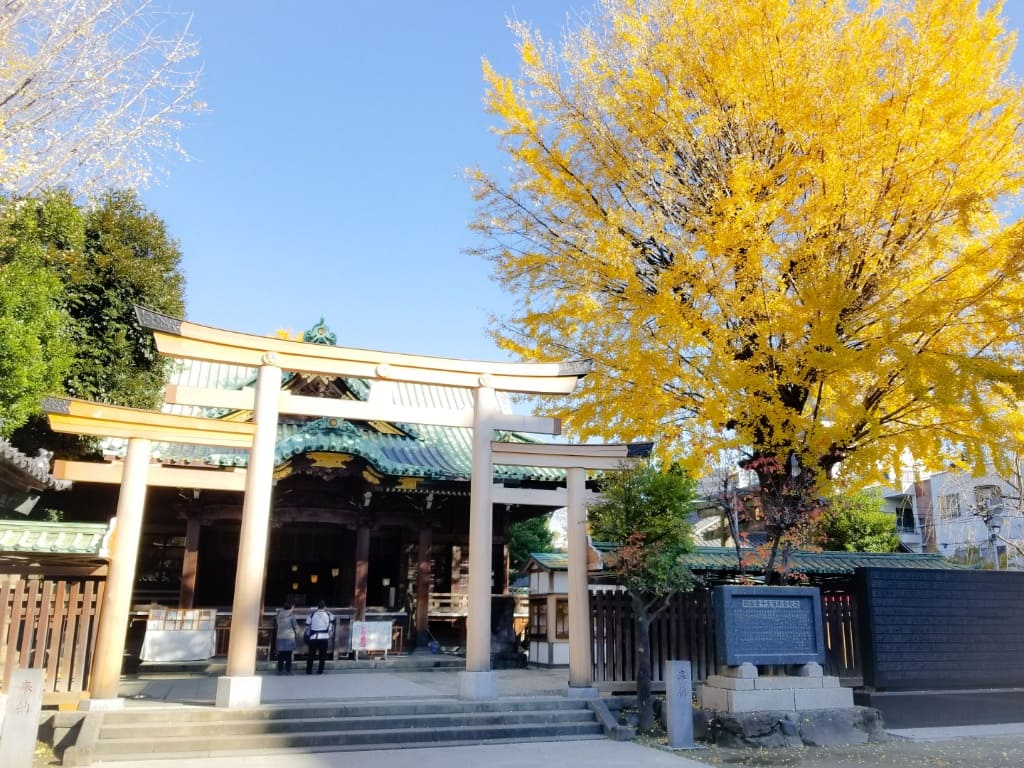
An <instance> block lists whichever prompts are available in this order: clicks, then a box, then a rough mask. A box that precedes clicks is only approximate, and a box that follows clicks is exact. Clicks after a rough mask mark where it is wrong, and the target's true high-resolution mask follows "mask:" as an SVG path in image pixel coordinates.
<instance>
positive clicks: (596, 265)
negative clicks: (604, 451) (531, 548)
mask: <svg viewBox="0 0 1024 768" xmlns="http://www.w3.org/2000/svg"><path fill="white" fill-rule="evenodd" d="M1001 11H1002V4H1001V3H999V2H992V3H979V2H978V1H977V0H928V1H927V2H924V1H923V0H916V1H915V0H867V1H866V2H865V1H862V0H858V1H856V2H854V1H853V0H603V2H601V3H600V4H599V7H598V8H597V10H596V11H595V12H594V14H593V15H592V16H591V17H580V18H590V21H588V22H586V23H579V24H578V25H577V26H576V27H574V28H570V29H569V30H567V31H566V33H565V35H564V37H563V38H562V39H561V42H560V43H559V45H557V46H555V45H552V44H549V43H548V42H546V41H545V40H544V39H543V38H542V36H541V35H540V33H539V32H537V31H535V30H532V29H530V28H529V27H528V26H526V25H524V24H516V25H514V29H515V32H516V34H517V36H518V45H519V51H520V55H521V71H520V73H519V75H518V76H517V77H506V76H503V75H502V74H500V73H498V72H496V71H495V70H494V69H493V68H492V67H491V66H490V65H489V64H488V63H486V62H485V64H484V77H485V80H486V83H487V96H486V104H487V107H488V109H489V110H490V112H491V114H492V115H493V116H494V118H495V120H496V123H497V125H496V128H495V130H496V132H497V134H498V135H499V137H500V142H501V146H502V148H503V149H504V151H505V152H506V153H507V156H508V157H507V159H508V163H507V168H505V169H503V170H502V173H501V175H500V176H499V175H493V176H492V175H488V173H487V172H485V171H484V170H479V169H478V170H476V171H473V172H471V178H472V180H473V182H474V184H475V189H476V194H477V197H478V200H479V201H480V210H479V214H478V216H477V218H476V221H475V227H476V229H477V230H478V231H479V232H480V233H482V234H483V235H484V238H483V240H482V245H481V246H480V247H479V249H478V252H479V253H481V254H482V255H483V256H485V257H486V258H488V259H489V260H490V261H491V263H492V265H493V268H494V271H495V275H496V277H497V278H498V280H499V281H500V282H501V283H502V284H503V285H504V286H505V287H506V288H507V289H508V290H509V291H510V292H511V293H512V294H513V295H514V296H515V297H516V298H517V302H518V303H517V305H516V309H515V311H514V313H513V314H512V315H511V316H510V317H508V318H505V319H504V320H503V322H502V323H501V324H500V325H499V326H498V327H497V329H496V330H497V335H498V336H499V337H500V338H501V340H502V342H503V344H504V345H505V346H506V347H507V348H508V349H510V350H512V351H514V352H516V353H518V354H520V355H522V356H523V357H526V358H544V359H550V358H551V357H552V356H567V355H582V356H586V357H592V358H594V360H595V364H596V365H595V370H594V373H593V374H592V375H590V376H588V377H587V379H586V382H585V383H584V386H583V388H582V390H581V391H580V392H579V393H578V394H574V395H573V396H572V399H571V400H570V401H567V402H566V403H565V406H566V407H565V412H564V417H565V422H566V425H567V429H568V430H570V431H571V432H573V433H574V434H575V435H576V436H578V437H581V438H588V437H592V436H599V437H603V438H614V439H621V440H626V441H630V440H638V439H651V438H654V439H656V440H657V444H658V446H659V447H660V448H661V449H663V450H666V451H671V450H677V449H678V446H680V445H682V446H684V447H685V448H686V449H689V450H690V451H691V453H692V455H691V458H690V463H691V464H692V465H693V467H694V468H695V469H696V468H698V467H703V466H705V465H707V464H709V463H712V462H713V460H714V457H716V456H718V455H719V454H720V452H721V451H722V450H729V449H732V450H740V451H742V452H744V453H745V455H746V460H745V462H744V466H746V467H747V468H748V469H752V470H753V471H755V472H756V473H757V475H758V479H759V483H760V487H761V494H762V502H763V504H765V510H766V515H770V516H772V517H771V519H769V520H768V524H769V525H768V527H769V533H771V534H772V536H773V537H774V538H775V540H776V543H777V542H778V540H779V539H780V538H781V537H783V536H785V535H786V533H787V531H789V530H792V529H793V527H796V526H799V525H800V524H801V522H802V521H803V519H804V518H805V517H806V513H807V512H808V511H809V510H811V509H813V508H814V506H815V504H816V502H817V498H818V496H819V494H821V493H823V492H824V489H823V488H822V487H821V486H822V485H823V484H824V483H823V481H825V480H827V478H828V477H830V476H831V475H833V474H834V472H835V470H836V468H837V467H838V466H839V465H840V464H841V465H842V472H843V473H844V475H846V476H847V477H850V478H860V479H862V480H863V481H864V482H870V481H877V480H878V479H879V478H880V477H881V476H882V475H883V473H884V472H885V470H887V469H888V468H889V467H895V466H897V465H898V464H899V457H900V455H901V452H902V451H904V450H905V449H909V450H911V451H912V453H913V455H914V456H915V457H916V458H917V459H918V460H920V461H921V462H923V463H924V464H937V463H939V462H940V461H943V460H944V459H945V457H948V456H956V457H957V458H958V459H962V458H966V460H967V461H968V462H969V463H974V464H978V465H979V466H980V465H981V464H982V463H984V462H985V461H986V460H990V461H992V462H993V463H995V464H996V466H997V467H1000V466H1002V465H1004V464H1005V462H1006V456H1005V454H1004V453H1003V452H1002V451H1001V450H1000V449H999V446H998V445H996V444H995V438H996V437H997V436H999V435H1000V433H1001V432H1002V431H1003V430H1004V429H1005V425H1004V420H1003V416H1004V415H1005V414H1007V413H1008V412H1011V411H1013V410H1014V409H1016V408H1017V407H1018V403H1019V400H1020V397H1021V395H1022V385H1024V374H1022V371H1024V366H1022V363H1024V359H1022V349H1021V344H1020V337H1021V330H1022V328H1021V321H1022V318H1024V281H1022V280H1021V279H1020V275H1021V274H1022V271H1024V269H1022V268H1024V247H1022V246H1024V229H1022V224H1021V222H1020V219H1019V215H1018V212H1017V211H1016V209H1014V208H1013V207H1012V206H1011V201H1012V199H1013V196H1014V195H1016V194H1017V193H1018V192H1019V191H1020V187H1021V182H1022V179H1024V142H1022V141H1021V135H1020V133H1021V126H1022V125H1024V108H1022V91H1021V87H1020V85H1019V84H1018V83H1017V81H1016V80H1015V79H1014V78H1013V77H1012V76H1011V73H1010V70H1009V63H1010V56H1011V53H1012V50H1013V46H1014V37H1013V35H1011V34H1009V33H1008V32H1007V30H1006V28H1005V22H1004V20H1003V18H1002V16H1001Z"/></svg>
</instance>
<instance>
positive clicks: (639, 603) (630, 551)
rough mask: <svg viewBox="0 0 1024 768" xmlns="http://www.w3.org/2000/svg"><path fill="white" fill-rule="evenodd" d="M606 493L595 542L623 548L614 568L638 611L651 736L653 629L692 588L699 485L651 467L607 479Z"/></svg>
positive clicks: (593, 512)
mask: <svg viewBox="0 0 1024 768" xmlns="http://www.w3.org/2000/svg"><path fill="white" fill-rule="evenodd" d="M601 493H602V495H603V496H604V501H603V502H602V503H600V504H598V505H595V506H593V507H591V508H590V528H591V532H592V534H593V536H594V537H595V538H598V539H600V540H603V541H607V542H612V543H615V544H616V545H617V546H616V547H615V548H614V549H613V550H612V551H611V553H610V554H609V556H608V561H609V563H608V564H609V566H610V569H611V571H612V572H613V573H614V574H615V576H616V578H617V579H618V581H619V583H620V584H622V586H624V587H625V589H626V592H627V593H628V594H629V598H630V602H631V603H632V606H633V617H634V622H635V623H634V628H635V633H636V635H635V637H636V689H637V706H638V709H639V711H640V713H639V722H638V727H639V728H640V730H641V731H649V730H651V728H652V727H653V725H654V700H653V698H652V696H651V624H652V623H653V622H654V620H655V619H656V618H657V617H658V615H659V614H660V613H661V612H662V611H664V610H665V609H666V608H667V607H668V604H669V600H670V599H671V597H672V595H674V594H675V593H677V592H680V591H686V590H688V589H690V587H691V585H692V579H691V576H690V572H689V570H688V569H687V567H686V566H685V565H684V564H683V560H682V556H683V555H684V554H686V553H687V552H690V551H692V550H693V538H692V531H691V528H690V525H689V522H688V516H689V513H690V509H691V507H692V503H693V500H694V497H695V495H696V490H695V483H694V482H693V480H692V479H690V478H689V477H688V476H687V475H686V474H685V473H684V472H683V471H681V470H680V469H678V468H677V467H672V468H670V469H668V470H667V471H662V470H660V469H659V468H658V467H657V466H655V465H653V464H651V463H649V462H648V463H640V464H637V465H636V466H634V467H631V468H624V469H621V470H618V471H615V472H611V473H609V474H607V475H606V476H605V478H604V480H603V481H602V483H601Z"/></svg>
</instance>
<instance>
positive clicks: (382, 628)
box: [351, 621, 391, 651]
mask: <svg viewBox="0 0 1024 768" xmlns="http://www.w3.org/2000/svg"><path fill="white" fill-rule="evenodd" d="M351 637H352V650H353V651H389V650H391V622H390V621H353V622H352V633H351Z"/></svg>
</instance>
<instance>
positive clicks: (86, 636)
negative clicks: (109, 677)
mask: <svg viewBox="0 0 1024 768" xmlns="http://www.w3.org/2000/svg"><path fill="white" fill-rule="evenodd" d="M104 585H105V582H104V580H103V579H96V578H66V579H61V578H50V579H35V578H31V579H26V578H24V577H22V576H19V575H0V670H2V677H0V685H2V687H3V689H4V690H6V687H7V681H9V680H10V679H11V673H12V672H13V671H14V669H16V668H23V669H42V670H44V671H45V678H44V679H45V687H44V688H43V701H44V703H47V704H56V703H62V702H65V701H75V700H77V699H78V698H79V697H80V694H81V692H82V691H85V690H88V678H89V668H90V665H91V661H92V650H93V647H94V646H95V643H96V630H97V626H98V620H97V619H98V615H99V608H100V604H101V602H102V600H103V588H104Z"/></svg>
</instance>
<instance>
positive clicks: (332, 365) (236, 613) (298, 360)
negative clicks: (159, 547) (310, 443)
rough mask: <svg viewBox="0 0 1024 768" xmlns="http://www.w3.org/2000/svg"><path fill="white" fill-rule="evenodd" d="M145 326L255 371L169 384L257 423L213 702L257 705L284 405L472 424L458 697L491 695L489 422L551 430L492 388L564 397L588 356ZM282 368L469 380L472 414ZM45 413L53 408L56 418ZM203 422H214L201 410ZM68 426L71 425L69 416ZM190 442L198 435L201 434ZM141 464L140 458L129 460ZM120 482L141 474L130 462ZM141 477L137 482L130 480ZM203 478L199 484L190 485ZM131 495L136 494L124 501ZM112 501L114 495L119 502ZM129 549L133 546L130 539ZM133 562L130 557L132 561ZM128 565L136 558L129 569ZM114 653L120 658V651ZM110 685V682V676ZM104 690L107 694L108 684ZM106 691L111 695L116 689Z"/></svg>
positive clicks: (198, 401) (315, 411) (143, 316)
mask: <svg viewBox="0 0 1024 768" xmlns="http://www.w3.org/2000/svg"><path fill="white" fill-rule="evenodd" d="M136 313H137V315H138V318H139V321H140V322H141V324H142V325H143V326H144V327H146V328H149V329H150V330H152V331H153V335H154V339H155V341H156V345H157V349H158V350H159V351H160V352H161V353H163V354H166V355H169V356H172V357H179V358H185V359H193V360H204V361H209V362H218V363H230V364H234V365H241V366H246V367H250V368H255V369H257V379H256V388H255V390H253V391H248V392H247V391H244V390H243V391H240V392H234V393H225V392H222V391H208V390H194V389H193V390H184V389H178V390H176V391H172V392H171V393H170V396H171V398H172V400H174V401H175V402H181V403H183V402H186V401H187V402H188V403H189V404H192V405H200V406H206V405H209V406H215V407H231V408H242V409H251V410H252V411H253V420H254V425H252V426H250V428H251V429H253V433H252V442H251V446H252V447H251V451H250V456H249V467H248V470H247V471H246V473H245V498H244V502H243V507H242V526H241V532H240V540H239V547H238V568H237V573H236V577H235V593H234V602H233V605H232V626H231V641H230V644H229V647H228V660H227V669H226V674H225V676H223V677H221V678H219V679H218V681H217V696H216V702H217V705H218V706H225V707H245V706H254V705H256V704H258V703H259V701H260V684H261V678H259V677H257V676H256V675H255V665H256V644H257V631H258V626H259V615H260V600H261V598H262V584H263V576H264V558H265V552H266V546H267V538H268V529H269V517H270V496H271V488H272V482H273V462H274V449H275V442H276V438H277V419H278V414H279V413H281V412H282V411H284V412H291V413H297V414H305V415H315V416H338V417H342V418H355V419H365V420H400V421H407V422H419V423H433V424H447V425H452V426H472V427H473V469H472V479H471V486H470V488H471V490H470V535H469V552H470V555H469V582H470V584H469V616H468V618H467V656H466V671H465V672H463V673H461V679H460V694H461V695H462V696H463V697H464V698H472V699H488V698H494V697H496V695H497V693H496V683H495V681H496V678H495V676H494V673H493V671H492V670H491V668H490V614H491V606H490V578H489V576H490V565H489V563H488V562H487V561H486V559H487V557H488V553H489V552H490V542H491V535H492V509H491V496H490V492H491V481H492V463H491V456H490V454H491V450H490V441H491V437H492V434H493V430H494V429H509V430H516V431H524V432H541V433H546V434H558V433H559V432H560V424H559V423H558V421H557V420H556V419H544V418H538V417H531V416H508V415H505V414H501V413H499V412H498V409H497V401H496V398H495V393H496V392H497V391H506V392H521V393H526V394H568V393H570V392H572V391H573V390H574V389H575V387H576V385H577V383H578V381H579V379H580V378H582V377H583V376H585V375H586V374H587V373H589V371H590V369H591V361H589V360H578V361H570V362H563V363H496V362H480V361H468V360H456V359H445V358H436V357H426V356H419V355H409V354H401V353H390V352H378V351H371V350H362V349H352V348H345V347H334V346H330V347H327V346H319V345H313V344H307V343H304V342H299V341H291V340H286V339H278V338H272V337H263V336H254V335H250V334H244V333H237V332H234V331H227V330H222V329H218V328H212V327H209V326H203V325H197V324H195V323H189V322H187V321H183V320H179V319H177V318H173V317H168V316H166V315H162V314H158V313H155V312H152V311H150V310H146V309H143V308H141V307H137V308H136ZM282 370H289V371H295V372H301V373H308V374H314V375H328V376H350V377H358V378H363V379H369V380H371V381H374V382H376V381H385V382H387V381H406V382H412V383H419V384H434V385H441V386H453V387H464V388H468V389H471V390H473V392H474V407H473V409H472V411H471V412H464V411H457V412H455V411H453V412H444V411H440V412H438V411H430V410H426V409H414V408H404V407H400V406H395V405H393V404H388V403H382V402H380V399H379V398H375V397H374V394H373V391H374V388H375V387H376V385H374V387H371V395H370V398H369V400H368V401H366V402H360V403H354V402H348V401H337V400H327V399H321V398H309V397H299V396H294V395H290V394H287V393H283V392H282V391H281V373H282ZM51 420H52V417H51ZM199 421H200V422H215V421H216V420H207V419H199ZM66 426H67V427H68V431H73V426H72V425H66ZM107 434H119V435H121V436H127V437H129V438H132V437H135V438H137V441H136V445H137V449H136V455H141V454H142V453H143V451H142V449H141V448H140V447H138V446H141V445H145V454H146V463H147V464H148V443H142V442H140V441H141V440H144V439H145V438H144V437H143V436H140V435H135V434H129V433H128V432H118V433H113V432H108V433H107ZM188 442H195V443H199V442H200V441H199V440H189V441H188ZM135 463H138V460H136V461H135V462H133V464H135ZM124 475H125V482H126V483H128V482H129V478H134V477H136V476H137V475H142V477H143V480H142V489H143V493H142V495H143V496H144V488H145V481H144V474H143V473H139V472H137V471H131V470H130V469H129V466H128V462H126V464H125V472H124ZM138 482H139V481H137V480H132V481H131V484H132V487H134V485H135V484H137V483H138ZM195 487H199V486H195ZM122 496H123V497H125V499H126V500H125V504H126V505H127V504H129V503H135V504H136V505H137V506H138V509H139V517H140V519H141V503H142V499H141V498H138V499H137V500H135V499H134V496H133V495H132V494H128V493H126V490H125V489H124V488H122ZM128 499H133V501H132V502H129V500H128ZM118 506H119V510H120V507H121V501H120V500H119V502H118ZM135 535H136V541H135V550H136V551H137V545H138V541H137V536H138V533H136V534H135ZM132 562H133V565H134V560H133V561H132ZM132 570H134V567H133V569H132ZM118 658H120V656H118ZM114 688H115V691H116V681H115V685H114ZM101 690H102V692H103V693H104V694H107V693H108V687H103V688H102V689H101ZM113 695H116V693H115V694H113Z"/></svg>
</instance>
